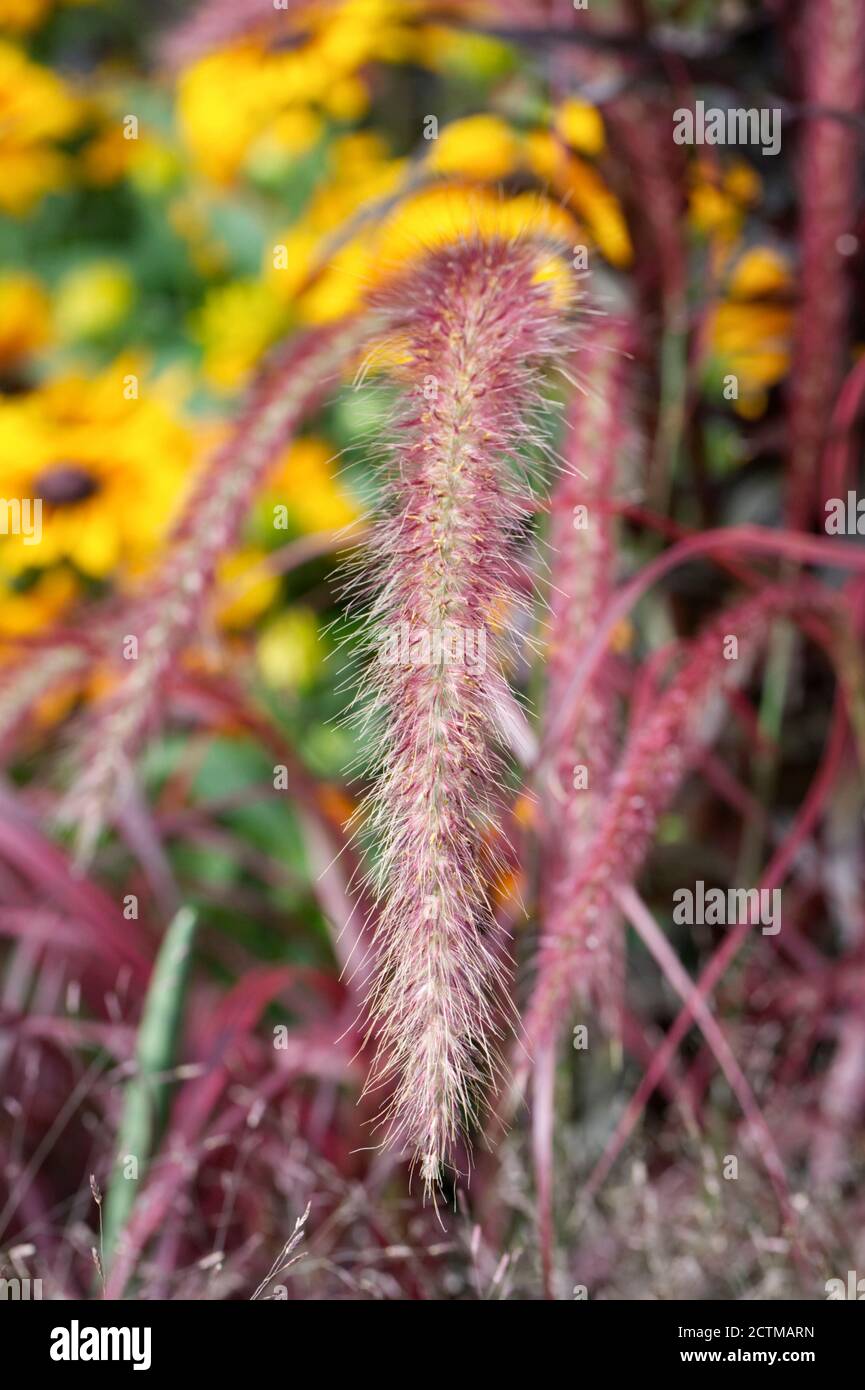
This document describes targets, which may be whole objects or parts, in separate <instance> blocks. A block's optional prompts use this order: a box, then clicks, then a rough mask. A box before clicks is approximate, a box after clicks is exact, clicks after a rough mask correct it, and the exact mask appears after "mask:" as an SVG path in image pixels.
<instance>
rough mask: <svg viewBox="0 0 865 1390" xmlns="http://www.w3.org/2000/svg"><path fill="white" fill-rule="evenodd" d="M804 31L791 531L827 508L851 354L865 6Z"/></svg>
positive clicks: (850, 5)
mask: <svg viewBox="0 0 865 1390" xmlns="http://www.w3.org/2000/svg"><path fill="white" fill-rule="evenodd" d="M801 28H802V32H801V41H802V60H803V63H804V68H805V97H804V99H805V101H806V102H807V115H806V117H805V121H804V129H803V133H802V145H801V155H800V159H799V162H798V184H799V197H800V199H801V245H802V252H801V256H802V267H801V289H800V298H799V310H798V313H797V316H796V332H795V339H794V348H793V372H792V377H791V385H790V409H789V426H788V428H789V456H790V465H789V485H788V486H789V491H788V500H787V512H788V520H789V525H790V526H793V527H799V528H807V527H808V525H809V524H810V522H811V521H812V520H813V515H814V510H815V505H816V504H817V503H818V502H819V504H820V505H821V506H822V504H823V502H824V501H825V498H823V497H820V498H817V496H816V480H817V472H818V468H819V464H820V457H821V453H822V450H823V447H824V445H825V443H826V439H827V433H828V430H829V425H830V422H831V418H832V409H833V406H834V403H835V399H836V396H837V393H838V389H839V387H840V385H841V382H842V380H843V375H844V371H845V364H846V362H847V355H848V343H849V332H850V308H849V305H850V292H849V286H848V271H847V260H848V258H849V256H850V254H851V252H852V251H855V249H856V244H857V243H856V239H855V237H853V236H852V233H853V231H854V228H855V226H856V220H857V203H858V189H859V169H860V163H861V140H862V135H861V130H859V129H858V128H857V127H856V125H855V124H854V123H853V121H852V120H851V119H850V118H851V117H854V116H855V115H856V114H857V113H859V112H861V110H862V107H863V105H865V63H863V61H862V54H863V52H865V0H824V3H823V4H821V5H810V6H806V7H805V9H804V11H803V16H802V21H801ZM845 117H847V119H845ZM845 243H849V245H846V246H845ZM820 519H821V520H822V519H823V514H822V512H821V513H820Z"/></svg>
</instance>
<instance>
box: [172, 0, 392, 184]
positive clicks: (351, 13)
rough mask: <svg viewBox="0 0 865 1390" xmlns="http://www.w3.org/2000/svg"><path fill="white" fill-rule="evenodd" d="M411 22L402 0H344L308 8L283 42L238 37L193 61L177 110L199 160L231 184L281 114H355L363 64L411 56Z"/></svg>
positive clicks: (364, 94) (359, 109)
mask: <svg viewBox="0 0 865 1390" xmlns="http://www.w3.org/2000/svg"><path fill="white" fill-rule="evenodd" d="M412 20H413V7H412V6H410V5H407V4H406V3H405V0H342V3H340V4H331V5H327V6H320V7H318V8H315V9H311V10H308V11H306V13H305V16H304V31H303V32H302V33H300V34H298V35H297V38H298V42H297V43H296V44H294V45H293V46H292V47H290V48H279V47H268V46H267V45H266V41H265V40H262V41H261V42H258V41H256V40H255V39H244V40H243V41H241V42H237V43H233V44H231V45H230V46H229V47H226V48H223V49H220V50H218V51H217V52H215V53H209V54H207V55H206V56H205V57H204V58H201V59H200V60H198V61H197V62H195V63H193V64H192V65H191V66H190V67H189V68H187V69H186V70H185V71H184V73H183V74H182V76H181V79H180V83H179V88H178V104H177V113H178V120H179V124H180V129H181V133H182V136H183V139H184V141H185V143H186V145H187V147H188V148H189V150H190V152H191V153H192V156H193V159H194V160H195V162H196V163H197V165H198V167H199V168H200V169H201V170H202V171H203V172H204V173H205V174H206V175H207V176H208V177H209V178H211V179H213V180H214V181H216V182H218V183H223V184H226V183H230V182H231V181H232V180H233V179H234V178H236V176H237V175H238V174H239V173H240V172H241V171H242V170H243V169H244V167H245V165H246V162H247V158H248V156H249V154H250V151H251V150H252V149H253V148H254V147H255V146H256V145H257V143H258V142H259V141H260V140H261V139H262V137H268V136H272V135H274V134H275V135H276V138H277V139H278V138H279V123H280V122H281V121H282V120H283V119H284V117H285V115H286V114H287V113H305V114H306V115H307V116H312V117H314V116H316V115H321V114H328V115H331V116H333V117H334V118H335V119H337V120H355V119H357V118H358V117H359V116H360V115H362V114H363V112H364V110H365V109H366V104H367V102H368V83H367V80H366V77H365V69H366V68H367V66H368V65H369V64H370V63H372V62H375V61H383V62H403V61H405V60H406V59H407V58H414V57H415V56H416V54H415V49H416V43H415V39H416V35H415V36H414V37H413V36H412V33H411V23H412ZM227 94H230V99H227Z"/></svg>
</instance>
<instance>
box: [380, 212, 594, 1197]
mask: <svg viewBox="0 0 865 1390" xmlns="http://www.w3.org/2000/svg"><path fill="white" fill-rule="evenodd" d="M545 259H546V264H545ZM550 264H551V263H550V261H549V253H548V252H546V253H545V252H544V251H543V250H542V248H541V247H540V246H539V244H538V243H537V242H535V241H531V240H529V239H520V240H517V241H511V242H505V241H498V240H494V241H481V240H476V241H467V242H464V243H461V244H459V245H457V246H454V247H452V248H449V249H446V250H443V251H440V252H438V253H436V254H434V255H432V256H430V257H429V258H427V259H426V260H424V261H423V262H422V263H421V264H420V265H419V266H418V267H417V268H416V269H415V270H414V271H413V272H412V274H411V276H410V278H408V279H406V280H403V281H401V282H400V284H399V286H398V288H397V289H393V290H391V291H390V292H389V294H388V295H387V297H386V307H389V306H390V305H394V306H398V307H399V309H400V312H401V317H402V323H403V325H404V331H403V335H402V336H401V338H400V342H399V345H398V349H399V357H400V361H401V366H400V367H399V368H398V369H397V370H398V374H399V376H400V379H401V381H402V384H403V387H404V391H403V398H402V406H401V413H400V418H399V422H398V424H399V428H398V429H397V431H396V433H397V437H398V438H399V437H400V436H401V442H400V443H398V445H397V447H396V449H395V451H394V456H393V459H392V467H391V470H390V477H389V481H388V489H387V498H386V506H385V515H384V517H383V519H381V520H380V521H379V522H378V525H377V528H376V533H375V538H374V542H373V552H372V554H373V559H372V573H371V574H370V573H369V572H368V573H367V575H366V576H365V582H366V583H367V584H368V585H369V589H370V592H371V593H372V594H373V595H374V596H375V597H374V600H373V603H372V609H371V620H370V624H369V628H368V644H369V646H370V648H371V653H370V661H369V664H368V669H367V678H366V684H367V696H368V699H367V700H366V702H365V713H366V718H368V719H369V721H370V727H371V728H372V729H373V730H374V731H375V734H376V744H375V746H376V750H377V768H376V771H377V775H376V778H375V783H374V788H373V791H372V793H371V796H370V800H369V802H368V804H367V806H366V816H367V820H368V824H369V828H370V829H371V831H372V832H373V838H374V840H375V842H376V846H377V858H376V861H375V865H374V868H373V869H372V870H371V878H372V881H373V884H374V887H375V890H376V896H377V898H378V901H379V915H378V917H377V922H376V930H375V937H374V955H375V966H376V968H375V972H374V983H373V985H372V988H371V993H370V998H369V1015H370V1027H371V1031H373V1032H374V1034H375V1036H376V1038H377V1056H376V1061H375V1064H374V1067H373V1071H372V1075H371V1080H370V1085H371V1086H375V1087H382V1088H383V1089H385V1090H386V1092H387V1095H388V1099H387V1102H386V1106H385V1112H384V1116H383V1118H384V1120H385V1123H386V1126H387V1135H388V1138H389V1139H390V1140H391V1141H393V1142H399V1143H401V1144H406V1145H409V1146H411V1148H412V1149H413V1151H414V1154H415V1158H416V1161H417V1162H418V1164H419V1167H420V1171H421V1176H422V1179H423V1182H424V1184H425V1187H426V1188H427V1190H430V1189H431V1188H432V1187H433V1186H434V1185H435V1184H436V1183H437V1182H438V1181H439V1178H440V1175H441V1169H442V1165H443V1164H446V1163H448V1162H452V1161H453V1153H454V1146H455V1142H456V1139H457V1135H458V1133H459V1131H460V1130H461V1129H463V1128H465V1127H466V1125H470V1124H471V1122H472V1120H473V1119H474V1117H475V1114H476V1106H477V1102H478V1098H479V1095H480V1093H481V1092H482V1091H483V1089H484V1087H485V1086H486V1085H488V1084H489V1082H490V1080H491V1077H492V1076H493V1075H494V1073H495V1070H496V1058H495V1051H496V1049H495V1035H496V1031H497V1030H496V1018H497V1017H498V1016H499V1013H498V1005H497V998H498V995H497V985H498V984H499V983H500V972H501V959H502V950H501V948H500V946H499V944H498V943H497V942H496V940H495V937H494V923H493V916H492V912H491V909H490V903H489V900H488V886H489V884H490V881H491V877H492V875H493V873H494V871H495V865H494V863H493V862H492V851H491V848H490V846H491V843H492V840H493V831H494V820H495V803H496V784H497V779H498V773H499V771H500V763H499V757H498V754H497V751H496V750H497V732H498V730H499V729H500V727H501V724H502V711H503V709H504V707H505V705H506V703H507V702H508V700H509V699H510V696H509V694H508V691H507V688H506V683H505V675H504V668H503V657H504V636H503V629H504V628H505V627H506V624H507V615H508V613H509V612H512V611H513V604H514V602H515V594H514V592H513V588H512V579H513V577H514V574H513V569H514V559H513V547H514V543H515V540H516V538H517V535H518V532H519V530H520V527H521V525H522V524H523V523H524V520H525V517H526V502H525V491H526V487H525V481H524V480H523V481H522V483H521V481H520V470H519V467H518V466H517V465H516V462H515V456H516V454H517V453H518V452H519V451H521V450H523V449H524V447H525V446H527V445H530V444H532V443H533V442H536V441H534V438H533V435H534V433H536V431H533V426H532V421H533V417H534V414H535V410H536V407H537V406H538V405H539V404H540V403H541V402H540V396H539V376H538V373H539V369H540V368H541V366H542V365H543V363H544V361H545V359H546V360H549V359H550V358H551V357H552V356H553V355H554V354H555V353H556V352H557V350H558V348H559V347H560V346H561V345H562V340H563V335H564V332H565V328H566V322H565V315H564V313H563V311H562V309H561V307H560V305H558V303H557V301H560V300H561V298H562V295H561V284H562V277H561V276H559V275H558V272H557V271H553V273H552V276H551V277H549V271H550ZM562 275H564V272H562ZM548 277H549V278H548Z"/></svg>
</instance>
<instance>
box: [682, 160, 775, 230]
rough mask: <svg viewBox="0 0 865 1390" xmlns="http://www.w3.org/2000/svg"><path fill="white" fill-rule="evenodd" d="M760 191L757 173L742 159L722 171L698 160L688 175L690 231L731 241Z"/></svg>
mask: <svg viewBox="0 0 865 1390" xmlns="http://www.w3.org/2000/svg"><path fill="white" fill-rule="evenodd" d="M760 188H761V183H760V176H759V174H757V173H756V172H755V170H753V169H752V168H751V166H750V164H746V163H745V161H744V160H741V159H738V160H734V161H733V163H732V164H730V165H729V166H728V167H727V168H726V169H723V170H719V169H718V168H717V167H716V166H715V165H713V164H709V163H707V162H705V161H699V162H698V163H697V164H696V165H695V166H694V168H693V170H692V172H691V191H690V196H689V201H688V220H689V222H690V224H691V226H692V228H693V229H694V231H696V232H700V233H702V234H703V235H704V236H712V235H717V236H719V237H721V238H722V239H723V240H726V241H729V240H732V238H733V237H735V235H736V234H737V232H738V231H739V230H740V228H741V226H742V223H743V222H744V219H745V213H746V211H747V209H748V207H749V206H750V205H751V204H752V203H754V202H756V200H757V198H758V197H759V195H760Z"/></svg>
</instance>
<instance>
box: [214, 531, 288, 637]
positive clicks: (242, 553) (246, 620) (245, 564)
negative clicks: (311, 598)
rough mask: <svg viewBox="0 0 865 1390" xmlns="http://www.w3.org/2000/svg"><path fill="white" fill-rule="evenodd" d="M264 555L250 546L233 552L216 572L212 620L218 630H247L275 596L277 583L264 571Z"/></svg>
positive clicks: (275, 578)
mask: <svg viewBox="0 0 865 1390" xmlns="http://www.w3.org/2000/svg"><path fill="white" fill-rule="evenodd" d="M265 559H266V556H265V554H264V551H262V550H255V549H253V548H252V547H250V546H247V547H245V548H244V549H241V550H235V551H234V553H233V554H231V555H227V556H225V558H224V559H223V560H221V561H220V563H219V567H218V570H217V576H216V581H217V593H216V618H217V622H218V623H219V625H220V627H224V628H230V629H233V630H235V631H236V630H238V629H242V628H247V627H251V626H252V624H253V623H254V622H255V620H256V618H260V617H261V615H262V613H263V612H264V611H265V609H266V608H269V607H270V605H271V604H272V603H273V600H274V599H275V597H276V595H277V594H278V592H279V580H278V578H277V577H276V576H275V575H273V574H268V572H267V570H266V569H265V567H264V562H265Z"/></svg>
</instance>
